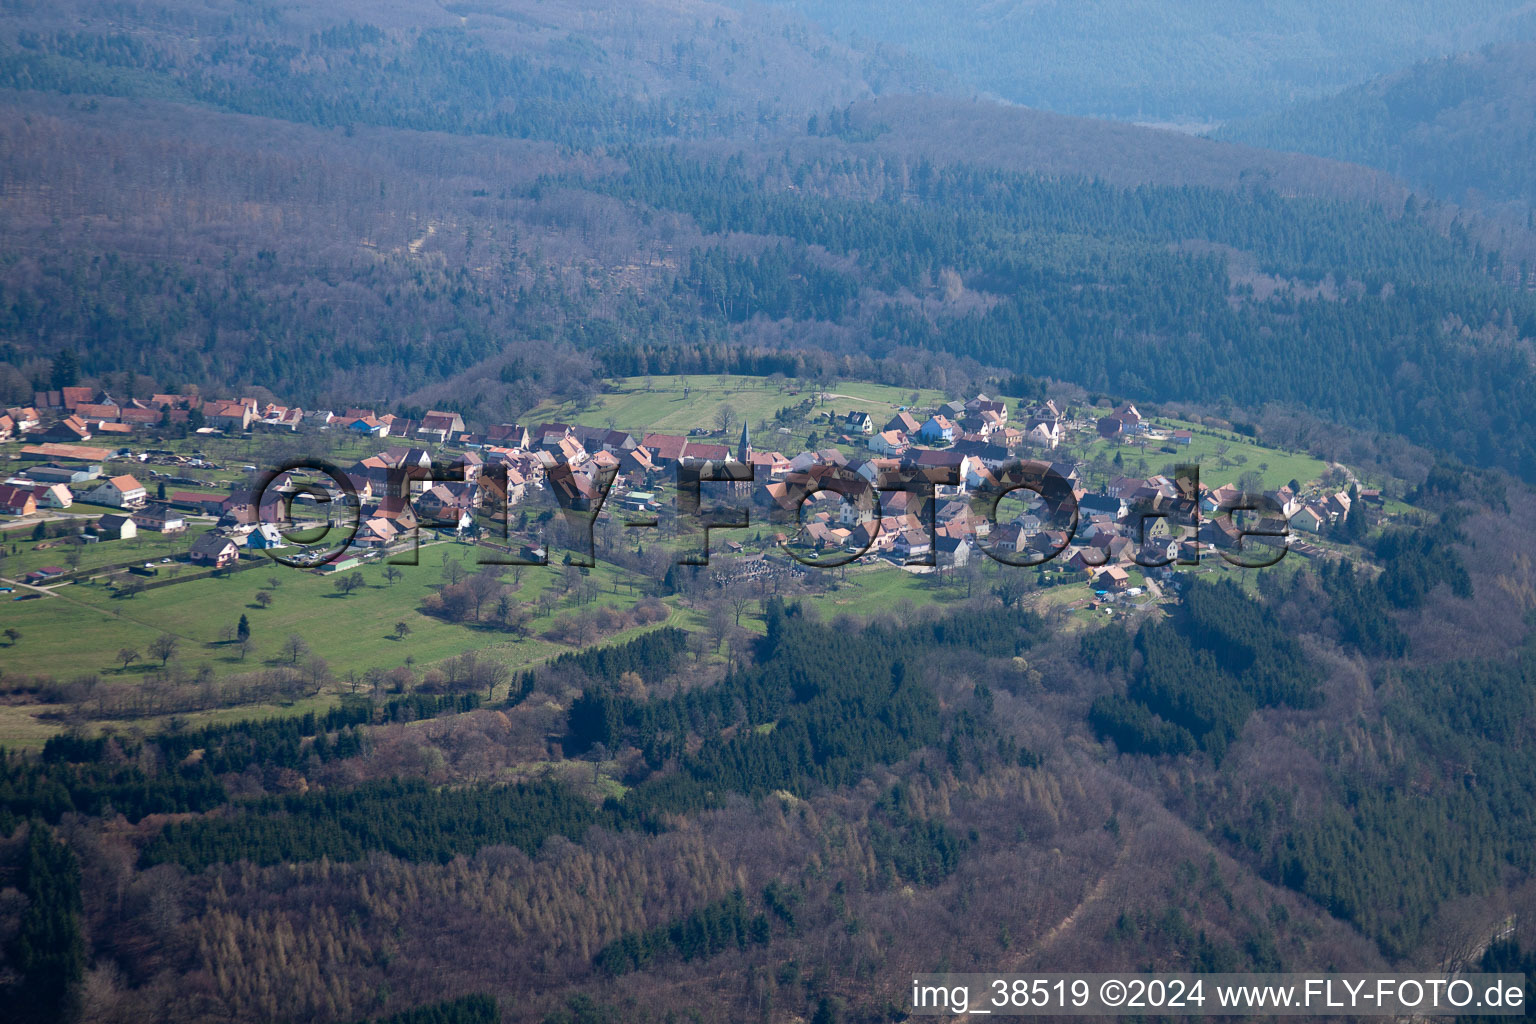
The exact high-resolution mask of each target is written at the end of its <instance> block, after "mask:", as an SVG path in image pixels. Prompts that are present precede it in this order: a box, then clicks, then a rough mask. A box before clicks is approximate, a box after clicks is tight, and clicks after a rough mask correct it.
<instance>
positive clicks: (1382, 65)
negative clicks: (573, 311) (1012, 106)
mask: <svg viewBox="0 0 1536 1024" xmlns="http://www.w3.org/2000/svg"><path fill="white" fill-rule="evenodd" d="M776 2H778V3H779V4H780V6H783V7H787V8H789V9H791V10H794V11H797V12H799V13H802V14H804V15H805V16H806V17H807V18H809V19H811V20H812V21H814V22H816V23H817V24H819V25H823V26H825V27H826V28H827V29H829V30H830V31H832V32H834V33H835V34H836V35H838V36H839V37H840V38H845V39H851V40H854V41H856V42H857V41H859V40H878V41H879V42H882V43H888V44H894V45H896V46H900V47H903V48H904V49H906V50H907V51H909V52H911V53H912V54H914V55H916V56H918V57H921V58H923V59H925V60H928V61H930V62H932V63H933V64H935V65H937V66H939V67H941V68H944V69H946V70H948V71H950V72H952V73H953V74H954V75H955V76H956V78H958V79H960V80H962V81H964V82H966V83H968V84H970V85H971V86H973V87H974V88H976V89H979V90H982V91H985V92H990V93H993V94H995V95H997V96H1001V97H1003V98H1004V99H1007V100H1009V101H1011V102H1014V103H1022V104H1025V105H1027V106H1032V107H1042V108H1045V109H1048V110H1056V111H1061V112H1063V113H1069V114H1086V115H1091V116H1108V117H1116V118H1125V119H1130V120H1138V121H1171V122H1179V123H1193V124H1209V123H1211V122H1214V121H1222V120H1226V119H1228V118H1235V117H1244V116H1253V115H1256V114H1260V113H1263V112H1266V111H1270V110H1275V109H1277V108H1279V107H1282V106H1284V105H1286V104H1289V103H1291V102H1294V101H1296V100H1298V99H1303V98H1307V97H1315V96H1323V95H1329V94H1331V93H1333V92H1336V91H1338V90H1339V89H1341V88H1344V87H1346V86H1349V85H1353V84H1355V83H1357V82H1361V81H1364V80H1365V79H1368V78H1370V77H1371V76H1373V75H1379V74H1383V73H1385V72H1387V71H1389V70H1391V69H1393V68H1396V67H1400V66H1402V65H1403V64H1406V63H1408V62H1411V61H1413V60H1419V59H1424V58H1428V57H1435V56H1439V55H1441V54H1444V53H1450V52H1454V51H1456V50H1461V49H1472V48H1476V47H1478V46H1482V45H1485V44H1487V43H1491V42H1496V41H1504V40H1509V39H1530V38H1532V37H1533V36H1536V12H1533V10H1532V8H1531V5H1530V4H1529V3H1526V2H1524V0H1458V2H1456V3H1433V2H1428V0H1369V2H1362V3H1353V4H1349V5H1347V6H1341V5H1339V4H1332V3H1327V2H1324V0H1296V2H1290V3H1283V4H1230V3H1221V2H1219V0H1159V2H1154V0H1135V2H1130V3H1127V2H1124V0H1087V2H1085V0H1010V2H1005V3H958V4H957V3H944V2H939V0H896V2H877V0H776Z"/></svg>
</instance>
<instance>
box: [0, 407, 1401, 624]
mask: <svg viewBox="0 0 1536 1024" xmlns="http://www.w3.org/2000/svg"><path fill="white" fill-rule="evenodd" d="M1010 406H1012V407H1011V408H1010ZM817 420H818V422H823V423H824V425H825V434H824V436H823V437H822V438H817V436H816V435H815V434H813V435H812V439H814V440H819V441H820V442H821V443H819V444H818V445H817V446H816V447H812V448H806V449H805V450H800V451H790V452H786V451H780V450H774V449H772V448H764V447H759V446H758V444H757V443H755V439H754V438H753V436H752V432H751V429H750V427H749V425H748V424H746V423H745V422H743V423H742V425H741V427H740V430H739V432H737V431H735V430H734V425H730V426H729V427H728V426H727V425H726V424H724V423H722V424H720V425H719V428H718V429H716V430H708V429H704V428H700V429H695V430H693V431H691V432H689V433H663V432H651V433H645V432H631V431H627V430H623V429H619V428H617V427H616V426H613V425H607V426H601V427H599V426H590V425H583V424H581V423H567V422H557V421H550V422H540V423H536V424H530V425H522V424H514V423H499V424H494V425H489V426H476V427H473V428H472V427H470V426H468V425H466V424H465V422H464V420H463V419H462V418H461V417H460V416H459V415H458V414H456V413H453V412H446V411H429V412H426V413H425V415H423V416H422V417H421V419H420V420H408V419H404V418H400V417H396V416H393V415H391V414H389V413H383V414H380V413H377V412H376V411H375V410H373V409H367V408H349V409H346V410H343V411H341V412H339V413H336V412H332V411H329V410H302V409H298V408H295V407H287V406H282V405H278V404H275V403H272V402H267V403H265V404H263V403H261V402H259V401H258V400H257V399H255V398H249V397H245V398H236V399H206V400H205V399H200V398H199V397H197V396H192V395H173V394H156V395H153V396H151V397H150V398H148V399H143V400H129V401H123V402H119V401H117V400H115V399H114V398H113V396H112V395H110V394H108V393H106V392H104V391H99V390H97V389H93V388H83V387H70V388H63V389H61V390H59V391H52V392H40V393H39V394H38V395H37V396H36V400H35V404H34V406H32V407H26V408H19V407H18V408H11V409H8V410H6V412H5V414H4V416H0V440H4V441H11V442H15V443H16V445H15V447H14V448H13V446H11V445H7V446H6V448H5V449H4V450H5V451H7V452H11V453H12V454H10V455H9V458H10V459H11V460H12V463H13V465H11V466H10V467H8V468H7V471H6V476H5V480H4V483H3V484H0V514H3V515H4V516H5V517H6V520H9V522H6V521H5V520H0V524H3V527H4V528H5V529H6V534H5V535H6V536H8V537H11V538H14V537H16V536H19V534H18V533H17V532H16V531H17V530H18V528H21V527H22V526H23V524H25V523H27V522H35V523H36V524H37V525H36V526H35V528H34V531H33V532H34V537H35V538H37V539H41V538H43V537H46V536H48V535H50V533H55V534H56V532H57V531H58V530H59V529H63V530H64V532H65V536H64V538H63V541H64V543H63V544H62V546H61V547H62V550H63V551H64V552H65V555H66V557H64V558H61V559H60V561H63V562H64V564H47V565H32V566H29V567H28V568H27V571H26V572H25V573H24V574H17V578H18V579H19V580H20V581H21V582H22V583H25V584H30V585H41V586H46V585H48V584H50V583H54V582H58V581H62V580H65V579H68V578H70V577H71V576H75V575H78V574H79V572H81V571H82V570H81V569H80V563H81V559H82V555H81V553H80V551H79V548H81V547H82V546H92V545H102V544H109V545H110V544H111V543H112V542H121V541H127V540H131V539H134V538H136V537H141V536H144V537H150V536H153V537H158V538H159V539H161V540H163V541H165V542H167V543H168V544H170V545H171V546H170V547H169V548H168V549H167V550H169V551H170V554H169V556H168V557H162V558H161V559H159V563H158V564H156V562H154V561H151V560H147V561H146V562H145V563H144V564H142V565H137V564H127V562H128V560H127V559H123V560H122V562H123V563H124V564H122V565H115V566H113V567H114V568H116V569H118V570H119V571H126V572H128V573H131V574H140V575H147V576H158V575H159V574H160V567H161V566H166V567H169V566H176V567H177V570H178V571H179V570H180V568H181V567H183V566H185V567H187V568H190V569H197V570H202V571H205V572H206V571H214V572H218V571H224V570H228V569H231V568H236V567H238V566H239V563H240V561H241V559H242V558H247V559H260V560H261V562H263V563H265V562H266V561H267V558H265V557H263V556H268V555H270V556H274V557H277V558H278V559H280V560H281V561H282V562H284V563H285V564H288V565H298V566H304V567H309V568H312V569H314V570H315V571H318V572H325V573H337V572H345V571H346V570H348V569H351V568H354V567H356V566H358V565H361V564H364V563H365V562H371V561H380V560H385V559H387V560H389V561H392V562H396V563H397V564H399V563H407V564H408V562H409V556H410V554H411V553H412V552H414V551H415V550H417V548H418V546H419V545H420V544H421V543H422V541H423V539H424V538H425V539H426V540H428V541H429V542H430V540H432V539H433V538H442V537H455V538H460V539H469V540H471V541H473V542H475V543H476V544H478V545H481V546H483V547H484V548H485V551H484V552H483V553H482V561H489V562H497V563H500V564H547V563H548V562H549V561H550V558H551V551H552V550H553V551H554V553H555V558H556V559H560V558H561V557H562V551H561V549H562V548H563V549H564V551H563V558H564V560H565V561H566V562H567V563H568V564H569V563H570V562H571V561H572V559H573V558H574V560H575V563H576V564H578V565H589V564H591V563H590V559H591V558H592V557H593V551H592V539H591V538H592V535H593V533H592V531H594V530H599V529H601V530H610V531H611V530H612V528H613V527H614V526H615V525H617V526H618V527H620V528H622V529H623V533H624V534H625V535H626V538H627V541H628V542H629V543H632V544H633V545H634V546H635V547H639V546H641V545H644V544H645V543H647V540H646V539H644V538H647V537H648V536H654V537H656V538H657V539H658V540H662V539H665V542H666V543H670V544H671V545H672V546H673V547H674V548H675V549H676V550H677V556H676V557H675V558H674V561H681V562H687V563H693V564H705V563H707V564H708V565H709V566H710V567H711V568H710V570H709V571H710V573H711V576H712V578H714V579H715V580H716V582H718V583H721V584H724V583H726V582H728V581H730V580H732V579H736V578H754V579H758V578H762V577H763V576H764V575H765V574H774V573H791V574H794V575H796V576H799V575H802V574H803V573H804V571H805V570H806V569H812V570H814V569H816V568H845V567H847V566H850V565H852V566H858V567H867V566H873V565H882V564H883V565H888V566H894V567H900V568H901V569H904V570H906V571H908V572H911V573H919V574H921V573H929V572H938V573H943V572H946V571H954V570H957V569H963V567H965V566H966V565H967V564H968V563H970V562H971V561H972V560H973V559H977V558H983V557H985V558H990V559H992V560H994V561H996V562H998V563H1001V564H1003V565H1006V566H1018V567H1030V568H1035V569H1039V570H1040V580H1041V582H1048V583H1052V584H1061V583H1080V584H1083V585H1085V586H1086V587H1087V588H1088V589H1089V590H1090V591H1091V592H1092V594H1093V595H1094V596H1093V598H1092V599H1091V601H1090V603H1091V604H1096V603H1098V602H1101V601H1102V602H1113V601H1115V600H1117V599H1121V598H1136V597H1139V596H1140V595H1141V594H1142V593H1143V590H1150V591H1152V592H1153V593H1154V594H1157V593H1158V591H1157V586H1158V582H1157V581H1159V580H1161V581H1162V582H1163V583H1165V584H1166V583H1167V582H1169V581H1171V580H1172V579H1173V577H1174V574H1175V572H1176V571H1177V570H1178V569H1181V568H1183V567H1188V566H1198V565H1200V564H1201V559H1202V557H1205V558H1206V559H1208V560H1209V559H1212V558H1220V559H1224V560H1225V561H1226V562H1228V563H1230V564H1232V565H1238V566H1253V567H1257V566H1265V565H1269V564H1272V563H1274V562H1275V561H1278V560H1279V558H1280V557H1281V556H1283V555H1284V554H1286V553H1287V552H1288V551H1294V552H1295V553H1298V554H1300V555H1303V556H1306V557H1316V556H1317V555H1319V554H1322V553H1323V552H1324V547H1323V546H1320V545H1321V543H1322V542H1323V541H1324V539H1325V538H1332V539H1334V540H1347V539H1348V538H1349V536H1350V535H1351V534H1350V530H1349V529H1346V526H1347V525H1350V529H1353V530H1355V531H1356V533H1355V535H1356V536H1358V535H1359V532H1360V530H1361V527H1362V524H1363V525H1364V526H1365V527H1368V526H1370V525H1373V524H1375V523H1376V522H1379V521H1380V520H1381V518H1382V517H1383V516H1384V515H1385V514H1386V513H1385V512H1384V511H1383V507H1384V502H1383V500H1382V496H1381V494H1380V492H1379V491H1377V490H1373V489H1368V488H1367V489H1362V488H1358V487H1356V486H1354V485H1351V486H1349V487H1338V486H1323V483H1322V482H1321V481H1318V480H1311V481H1307V482H1306V483H1303V482H1302V481H1299V480H1292V481H1290V482H1288V483H1285V484H1280V485H1279V486H1271V487H1265V488H1263V489H1262V490H1248V491H1245V490H1244V488H1243V487H1242V486H1239V482H1237V481H1233V480H1225V481H1221V482H1217V483H1215V484H1214V485H1213V482H1212V481H1211V480H1210V479H1209V478H1208V477H1203V476H1202V475H1201V467H1200V466H1198V465H1185V464H1184V459H1185V458H1187V456H1183V453H1184V452H1187V451H1188V450H1189V449H1190V446H1191V444H1192V441H1193V440H1194V435H1193V434H1192V432H1191V431H1190V430H1189V429H1182V428H1179V427H1176V426H1170V425H1167V424H1159V423H1158V422H1157V421H1156V419H1154V418H1149V417H1144V416H1143V415H1142V414H1141V412H1140V411H1139V410H1138V409H1137V408H1136V406H1135V405H1133V404H1129V403H1122V404H1120V405H1118V406H1116V407H1114V408H1113V409H1111V410H1109V411H1107V412H1105V413H1104V414H1103V415H1092V414H1091V413H1084V412H1079V411H1077V410H1071V411H1069V410H1067V409H1064V408H1063V407H1062V406H1061V405H1060V404H1058V402H1056V401H1053V400H1040V401H1023V400H1018V401H1014V402H1010V401H1008V400H1002V399H994V398H992V397H989V396H988V395H986V394H977V395H975V396H974V397H972V398H970V399H968V400H954V401H948V402H944V403H942V404H938V405H936V406H934V407H930V408H919V407H917V406H915V405H912V406H906V405H903V406H900V407H898V408H896V410H895V412H894V414H892V415H889V416H878V417H877V416H876V415H872V414H871V412H870V411H868V410H867V409H860V408H856V407H855V408H848V409H846V410H845V411H837V410H836V403H835V402H833V408H832V409H831V410H829V411H827V412H825V413H821V414H818V416H817ZM728 430H729V431H730V432H729V433H728V432H727V431H728ZM172 433H175V434H180V435H181V436H182V437H184V438H190V439H192V440H193V441H196V440H198V439H206V440H208V441H210V442H211V441H212V440H213V439H215V438H230V437H245V438H247V439H249V438H251V437H252V436H254V435H259V434H265V433H276V434H288V435H298V434H300V433H302V434H303V435H304V436H307V437H322V438H323V437H326V436H327V435H329V436H330V437H332V438H335V437H338V436H339V437H345V438H349V439H353V440H354V441H355V442H356V443H359V444H362V445H364V446H366V445H367V444H368V443H369V442H372V441H375V440H376V441H378V442H379V446H378V447H377V448H376V449H374V450H373V451H371V453H367V454H364V455H363V456H362V457H360V458H357V459H356V460H355V461H353V462H351V463H350V464H340V463H339V462H338V463H336V464H335V466H334V468H333V469H331V470H330V471H329V472H319V471H317V470H316V469H314V468H303V467H297V466H296V467H293V468H292V469H291V470H289V469H288V468H287V467H282V466H271V467H268V466H260V465H258V464H246V465H243V466H241V467H239V468H238V469H236V468H235V467H231V466H219V465H216V464H215V463H213V462H211V461H210V460H208V459H205V458H202V457H201V452H200V451H194V453H193V454H191V455H188V454H185V453H179V452H178V451H177V450H176V447H177V446H174V445H173V446H171V447H153V446H146V447H143V448H137V449H136V448H135V447H133V446H130V445H127V444H126V443H125V442H129V441H137V440H139V439H140V438H161V440H159V441H152V442H151V445H153V444H165V445H170V444H171V442H167V441H164V440H163V436H164V435H166V434H172ZM783 433H787V431H778V432H776V433H775V434H773V435H770V436H775V437H776V436H778V435H779V434H783ZM1074 437H1078V438H1083V437H1086V438H1089V439H1091V440H1093V441H1095V442H1098V443H1102V444H1106V445H1110V446H1114V447H1116V448H1117V449H1118V448H1121V447H1123V448H1124V449H1125V450H1127V451H1140V452H1146V451H1147V450H1149V449H1150V450H1155V451H1159V452H1161V453H1162V454H1164V455H1165V456H1167V457H1168V460H1169V470H1171V472H1168V471H1165V472H1163V473H1151V474H1148V475H1144V476H1136V475H1124V474H1115V475H1112V476H1111V475H1107V474H1106V475H1105V478H1104V479H1103V480H1102V481H1101V482H1100V483H1099V484H1098V485H1097V486H1093V487H1090V486H1088V484H1087V481H1086V477H1087V475H1088V474H1087V470H1088V467H1086V466H1085V465H1083V464H1082V462H1081V461H1079V460H1074V459H1072V458H1071V457H1069V456H1067V455H1065V454H1064V452H1065V451H1066V449H1067V448H1068V444H1067V442H1068V441H1069V440H1070V439H1072V438H1074ZM210 446H211V445H210ZM180 447H183V448H184V447H185V446H184V445H182V446H180ZM1120 461H1121V460H1120V459H1119V457H1118V455H1117V457H1116V463H1117V464H1118V463H1119V462H1120ZM1141 462H1142V463H1143V464H1144V463H1145V459H1144V458H1143V459H1142V460H1141ZM16 463H19V465H16ZM315 465H319V464H315ZM162 467H163V468H162ZM208 470H222V471H225V472H223V473H215V474H214V476H215V478H216V479H222V480H223V482H224V488H223V489H222V490H212V489H210V488H208V487H207V486H204V487H202V488H201V489H189V488H186V487H184V486H182V485H184V484H194V485H195V484H198V483H200V482H201V481H200V479H199V477H198V476H188V475H186V474H188V473H198V472H199V471H208ZM280 470H281V471H280ZM201 475H202V476H205V477H206V476H208V473H206V472H203V473H202V474H201ZM1251 476H1252V474H1250V477H1251ZM683 479H686V480H691V481H694V483H693V490H692V499H693V500H692V504H691V505H688V503H687V502H686V500H685V502H684V504H685V505H687V510H686V512H687V514H680V505H679V499H680V498H684V499H686V498H687V497H688V495H686V494H683V493H681V492H680V491H679V486H678V485H679V481H680V480H683ZM1245 482H1246V484H1247V486H1248V487H1250V488H1253V487H1255V484H1254V482H1253V480H1252V479H1248V480H1246V481H1245ZM683 490H684V491H687V490H688V489H687V488H686V487H685V488H684V489H683ZM701 499H702V500H703V502H704V506H705V507H698V506H700V501H701ZM1026 499H1027V500H1026ZM72 508H75V509H76V511H77V512H79V511H81V510H90V511H98V512H99V513H100V514H99V515H95V516H94V517H89V516H78V517H76V518H68V519H66V518H64V517H68V516H71V515H72V514H71V513H70V511H69V510H71V509H72ZM45 523H49V524H51V526H52V530H50V529H49V528H48V527H46V526H45V525H44V524H45ZM1351 524H1352V525H1351ZM700 526H704V528H703V529H702V530H701V529H700ZM715 531H723V532H719V533H716V532H715ZM711 534H714V536H713V539H712V540H711ZM338 535H343V536H344V542H343V543H340V544H338V543H337V542H336V539H335V538H336V536H338ZM175 538H183V540H182V543H180V544H179V545H177V544H174V543H172V542H173V540H174V539H175ZM608 546H609V547H610V548H612V547H613V546H614V542H613V541H612V540H611V539H610V543H609V545H608ZM114 561H116V560H114V559H110V558H107V559H103V558H101V557H96V558H94V559H90V560H88V562H89V563H90V564H89V565H87V567H86V568H87V569H89V568H91V567H93V566H101V565H111V563H113V562H114ZM7 575H9V574H8V573H6V572H5V570H4V568H3V567H0V576H7ZM131 583H132V581H130V585H131Z"/></svg>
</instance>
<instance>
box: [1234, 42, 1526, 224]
mask: <svg viewBox="0 0 1536 1024" xmlns="http://www.w3.org/2000/svg"><path fill="white" fill-rule="evenodd" d="M1216 137H1217V138H1221V139H1226V140H1229V141H1233V142H1241V143H1246V144H1248V145H1253V146H1265V147H1268V148H1270V149H1276V150H1289V151H1292V152H1298V153H1310V154H1313V155H1316V156H1325V157H1332V158H1334V159H1338V160H1348V161H1351V162H1354V163H1360V164H1365V165H1367V166H1370V167H1376V168H1380V169H1381V170H1384V171H1388V172H1390V173H1392V174H1394V175H1397V176H1398V177H1400V178H1402V179H1403V180H1404V181H1405V182H1408V183H1409V184H1411V185H1414V186H1416V187H1419V188H1423V189H1428V190H1430V191H1432V192H1434V193H1435V194H1436V195H1437V196H1439V197H1441V198H1444V199H1447V200H1450V201H1452V202H1456V203H1462V204H1465V205H1469V206H1479V205H1486V204H1488V203H1500V202H1509V201H1518V202H1522V203H1526V204H1536V159H1533V155H1536V42H1519V43H1510V44H1507V45H1503V46H1496V47H1488V48H1486V49H1483V50H1481V51H1479V52H1476V53H1463V54H1457V55H1456V56H1453V57H1446V58H1444V59H1442V60H1432V61H1424V62H1422V63H1419V64H1416V65H1414V66H1413V67H1411V68H1407V69H1405V70H1402V71H1399V72H1396V73H1395V74H1391V75H1388V76H1386V77H1384V78H1380V79H1377V80H1375V81H1372V82H1369V83H1367V84H1365V85H1361V86H1357V87H1356V88H1353V89H1349V90H1347V91H1345V92H1343V93H1340V94H1339V95H1337V96H1333V97H1329V98H1327V99H1320V100H1314V101H1311V102H1308V103H1302V104H1299V105H1297V106H1295V107H1291V108H1289V109H1287V110H1283V111H1280V112H1279V113H1275V114H1270V115H1268V116H1265V117H1261V118H1256V119H1254V120H1251V121H1245V122H1241V123H1237V124H1233V125H1229V126H1227V127H1225V128H1223V129H1222V130H1220V131H1219V132H1217V133H1216Z"/></svg>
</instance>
